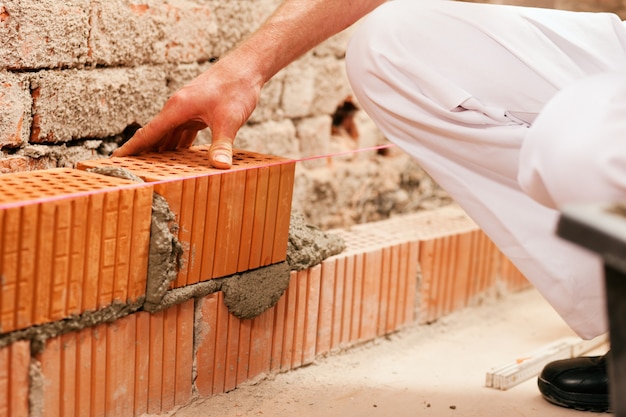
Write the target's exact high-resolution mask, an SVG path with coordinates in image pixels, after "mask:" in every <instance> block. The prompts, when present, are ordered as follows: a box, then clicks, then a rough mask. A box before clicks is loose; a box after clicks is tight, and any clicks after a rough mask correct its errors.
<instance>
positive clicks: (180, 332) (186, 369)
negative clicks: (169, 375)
mask: <svg viewBox="0 0 626 417" xmlns="http://www.w3.org/2000/svg"><path fill="white" fill-rule="evenodd" d="M177 313H178V320H177V324H176V387H175V396H174V403H175V405H177V406H178V405H184V404H187V403H188V402H189V401H190V400H191V394H192V383H193V381H192V379H193V375H192V373H193V342H194V333H193V332H194V318H195V304H194V300H193V299H191V300H189V301H186V302H185V303H183V304H180V305H179V306H177Z"/></svg>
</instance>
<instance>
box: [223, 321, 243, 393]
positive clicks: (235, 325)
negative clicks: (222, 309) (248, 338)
mask: <svg viewBox="0 0 626 417" xmlns="http://www.w3.org/2000/svg"><path fill="white" fill-rule="evenodd" d="M240 327H241V320H239V319H238V318H237V317H235V316H233V315H232V314H228V339H227V343H228V344H227V347H226V366H225V375H224V392H229V391H232V390H234V389H235V388H236V387H237V366H238V359H239V345H240Z"/></svg>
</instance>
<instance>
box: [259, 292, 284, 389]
mask: <svg viewBox="0 0 626 417" xmlns="http://www.w3.org/2000/svg"><path fill="white" fill-rule="evenodd" d="M288 291H289V290H287V291H285V293H284V294H283V296H282V297H281V298H280V300H278V302H277V303H276V305H275V306H274V308H273V309H272V310H273V314H272V316H273V322H272V323H271V324H268V326H272V331H271V332H269V333H270V335H269V337H270V338H271V340H272V345H271V353H270V368H269V369H270V371H271V372H278V371H280V368H281V360H282V359H281V358H282V355H283V347H284V338H285V323H286V319H285V314H286V312H285V311H286V309H287V292H288ZM263 314H265V313H263ZM253 343H254V339H253ZM253 353H254V351H253ZM254 363H256V362H251V363H250V365H251V366H250V377H251V378H254V377H256V376H257V375H258V374H257V373H256V372H255V369H254V366H253V364H254Z"/></svg>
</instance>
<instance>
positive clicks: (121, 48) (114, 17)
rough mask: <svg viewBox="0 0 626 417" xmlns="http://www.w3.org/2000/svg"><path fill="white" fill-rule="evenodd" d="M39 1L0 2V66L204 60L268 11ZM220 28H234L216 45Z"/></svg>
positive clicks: (157, 0) (99, 0) (261, 6)
mask: <svg viewBox="0 0 626 417" xmlns="http://www.w3.org/2000/svg"><path fill="white" fill-rule="evenodd" d="M41 3H42V0H5V1H4V2H3V3H0V34H1V35H2V37H3V38H4V39H7V40H8V41H7V42H3V43H2V45H0V69H7V68H9V69H20V70H23V69H41V68H62V67H65V68H75V67H82V66H84V65H85V64H91V65H101V66H119V65H127V66H136V65H138V64H142V63H166V62H198V61H207V60H209V59H210V58H213V57H217V56H220V55H221V53H223V51H224V50H225V49H228V48H229V47H231V46H232V45H233V44H235V43H237V42H238V41H239V40H240V38H241V37H243V36H245V34H246V33H249V32H251V31H252V30H254V28H255V27H256V26H257V25H258V24H259V23H260V22H261V21H262V16H264V15H267V14H268V13H269V12H270V11H271V5H270V7H268V5H267V4H266V3H264V2H254V3H250V4H247V7H246V8H245V9H243V10H242V8H241V7H240V6H239V5H237V4H230V3H229V2H226V3H223V4H220V5H219V8H218V7H214V5H213V4H209V3H207V2H205V1H197V0H190V1H185V2H172V1H166V0H151V1H149V2H143V3H142V4H138V3H137V2H134V1H130V0H122V1H115V2H110V1H106V0H67V1H63V2H56V1H45V2H44V5H42V4H41ZM251 16H256V17H257V19H251V18H250V17H251ZM226 19H228V21H226ZM259 19H261V20H259ZM220 25H229V26H232V27H237V29H238V30H237V32H236V33H233V34H231V39H222V42H221V43H218V42H216V39H218V34H219V32H220V27H219V26H220Z"/></svg>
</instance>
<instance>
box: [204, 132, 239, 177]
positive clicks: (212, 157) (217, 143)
mask: <svg viewBox="0 0 626 417" xmlns="http://www.w3.org/2000/svg"><path fill="white" fill-rule="evenodd" d="M233 141H234V135H232V137H231V136H230V135H225V134H220V133H217V134H215V135H214V136H213V140H212V141H211V147H210V148H209V162H211V165H213V166H214V167H215V168H221V169H228V168H230V167H231V166H232V164H233Z"/></svg>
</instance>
